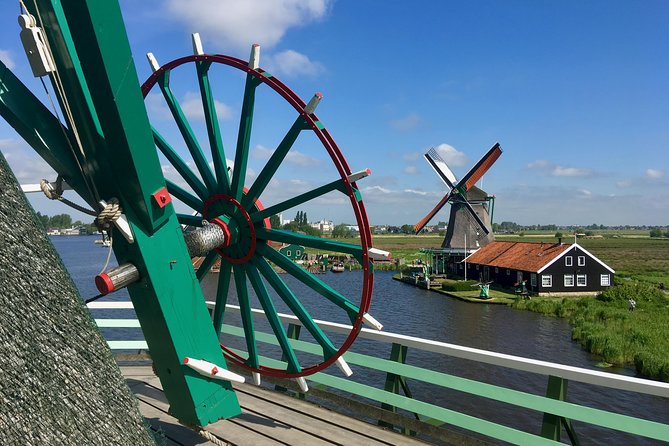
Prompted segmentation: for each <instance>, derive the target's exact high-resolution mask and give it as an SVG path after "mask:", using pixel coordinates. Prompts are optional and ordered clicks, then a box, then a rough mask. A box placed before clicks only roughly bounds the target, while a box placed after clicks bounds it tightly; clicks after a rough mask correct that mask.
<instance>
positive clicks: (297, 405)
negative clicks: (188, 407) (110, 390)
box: [121, 366, 428, 446]
mask: <svg viewBox="0 0 669 446" xmlns="http://www.w3.org/2000/svg"><path fill="white" fill-rule="evenodd" d="M121 371H122V372H123V375H124V376H125V377H126V381H127V383H128V385H129V386H130V389H131V390H132V391H133V392H134V393H135V395H137V398H138V399H139V407H140V411H141V412H142V414H143V415H144V417H145V418H146V420H147V422H148V423H149V425H150V426H151V428H152V429H154V430H155V431H157V432H160V433H162V434H161V435H164V437H165V444H166V445H170V446H171V445H221V444H227V445H231V446H232V445H235V446H244V445H253V446H264V445H268V446H269V445H273V446H276V445H310V446H311V445H314V446H318V445H323V446H325V445H362V444H364V445H365V446H393V445H397V446H400V445H402V446H405V445H406V446H414V445H415V446H426V445H427V444H428V443H424V442H422V441H420V440H417V439H415V438H412V437H408V436H405V435H402V434H399V433H395V432H392V431H390V430H387V429H383V428H381V427H378V426H375V425H372V424H369V423H365V422H363V421H360V420H356V419H354V418H351V417H347V416H345V415H341V414H339V413H337V412H333V411H331V410H329V409H325V408H323V407H320V406H317V405H315V404H312V403H309V402H306V401H304V400H300V399H297V398H293V397H290V396H288V395H286V394H283V393H280V392H275V391H272V390H268V389H265V388H262V387H256V386H254V385H251V384H235V385H234V387H235V390H236V391H237V396H238V398H239V403H240V405H241V407H242V411H243V412H242V414H241V415H240V416H238V417H235V418H232V419H229V420H222V421H219V422H217V423H214V424H211V425H209V426H206V428H205V432H203V433H198V432H195V431H193V430H191V429H190V428H188V427H185V426H183V425H181V424H179V422H178V421H177V420H176V419H175V418H173V417H172V416H170V415H169V414H168V413H167V411H168V408H169V404H168V402H167V399H166V398H165V395H164V394H163V391H162V387H161V385H160V381H159V380H158V378H157V377H156V376H155V375H154V373H153V371H152V369H151V367H150V366H123V367H121ZM206 437H208V438H206Z"/></svg>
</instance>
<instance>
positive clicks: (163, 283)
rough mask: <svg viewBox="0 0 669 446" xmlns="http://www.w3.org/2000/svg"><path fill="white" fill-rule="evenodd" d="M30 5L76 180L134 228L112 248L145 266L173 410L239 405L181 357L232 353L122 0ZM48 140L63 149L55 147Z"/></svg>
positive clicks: (152, 338) (151, 320)
mask: <svg viewBox="0 0 669 446" xmlns="http://www.w3.org/2000/svg"><path fill="white" fill-rule="evenodd" d="M29 7H31V8H35V7H38V8H39V12H40V14H39V15H40V16H41V17H42V18H43V19H44V20H45V22H44V29H45V33H46V35H47V38H48V40H49V42H50V46H51V48H52V50H53V52H54V59H55V61H56V65H57V67H58V71H59V77H60V78H61V80H62V84H63V91H64V98H63V97H59V100H60V101H61V104H63V101H64V100H65V99H66V100H67V103H68V106H69V108H70V110H72V113H71V118H72V119H71V121H70V122H69V124H70V125H73V129H74V128H76V130H77V133H78V136H79V140H80V141H81V164H82V165H83V166H84V170H85V171H86V175H87V177H88V179H89V180H90V183H91V184H93V185H94V186H93V188H92V190H87V189H85V188H83V186H80V185H78V184H73V185H72V186H75V190H76V191H77V192H78V193H79V194H80V195H82V196H84V197H90V195H94V201H93V200H91V201H93V203H91V201H89V204H95V203H96V202H97V201H98V200H100V199H103V200H106V201H109V199H110V198H112V197H116V198H118V199H119V201H120V203H121V206H122V208H123V210H124V213H125V215H126V217H127V219H128V221H129V223H130V226H131V228H132V232H133V235H134V238H135V240H134V243H128V242H127V241H126V240H125V239H124V238H123V237H122V236H121V234H120V233H118V231H116V230H115V231H114V245H113V246H114V253H115V254H116V258H117V260H118V262H119V264H122V263H128V262H129V263H132V264H134V265H135V266H136V267H137V268H138V269H139V272H140V277H141V279H140V281H139V282H137V283H135V284H132V285H130V286H129V287H128V291H129V292H130V296H131V298H132V301H133V304H134V307H135V312H136V313H137V317H138V319H139V321H140V323H141V325H142V330H143V332H144V337H145V339H146V341H147V343H148V345H149V349H150V351H151V355H152V358H153V361H154V365H155V370H156V372H157V374H158V376H159V377H160V380H161V383H162V385H163V388H164V391H165V394H166V396H167V398H168V400H169V401H170V405H171V406H170V411H171V413H172V414H173V415H174V416H175V417H177V418H178V419H179V420H180V421H182V422H183V423H185V424H192V425H206V424H208V423H210V422H214V421H216V420H218V419H220V418H227V417H231V416H234V415H237V414H239V413H240V412H241V410H240V408H239V403H238V401H237V397H236V395H235V393H234V391H233V390H232V386H231V385H230V383H229V382H227V381H218V380H212V379H210V378H207V377H204V376H202V375H199V374H198V373H196V372H195V371H193V370H191V369H190V368H188V367H186V366H185V365H183V359H184V357H192V358H195V359H203V360H206V361H209V362H211V363H213V364H216V365H217V366H218V367H225V366H226V363H225V359H224V357H223V354H222V352H221V349H220V346H219V343H218V338H217V336H216V334H215V332H214V329H213V326H212V323H211V319H210V317H209V314H208V311H207V307H206V305H205V302H204V297H203V296H202V292H201V290H200V287H199V286H198V283H197V282H198V281H197V278H196V276H195V272H194V271H193V267H192V265H191V260H190V257H189V255H188V253H187V250H186V245H185V242H184V239H183V235H182V232H181V228H180V225H179V223H178V221H177V218H176V214H175V213H174V209H173V207H172V205H171V204H168V205H167V206H164V207H163V206H161V205H160V203H158V200H157V199H155V198H154V194H155V193H156V192H158V191H160V190H161V189H163V188H164V187H165V181H164V179H163V175H162V172H161V168H160V162H159V159H158V156H157V154H156V150H155V146H154V141H153V136H152V132H151V127H150V125H149V121H148V117H147V114H146V109H145V107H144V102H143V97H142V94H141V91H140V84H139V80H138V78H137V73H136V70H135V67H134V63H133V59H132V55H131V53H130V46H129V43H128V39H127V36H126V34H125V27H124V24H123V20H122V17H121V11H120V8H119V5H118V3H117V2H113V1H104V2H99V1H94V0H79V1H68V2H62V3H61V2H60V1H58V0H38V1H37V3H36V5H33V4H32V3H31V5H30V6H29ZM31 12H32V13H33V15H35V16H36V17H37V11H36V10H32V11H31ZM70 25H71V26H70ZM10 93H12V92H10ZM10 123H11V122H10ZM20 124H21V125H22V126H24V127H30V126H33V128H35V127H36V125H35V124H32V123H30V122H26V121H22V122H21V123H20ZM28 142H29V143H31V141H28ZM48 143H49V141H44V144H48ZM49 149H51V151H52V152H53V153H56V156H58V155H57V150H56V147H49ZM77 150H79V149H78V148H77ZM38 151H39V150H38ZM77 156H79V155H77ZM68 163H70V164H71V162H69V161H68ZM73 178H74V176H73ZM75 183H77V182H76V181H75ZM76 186H79V187H76ZM87 201H88V200H87Z"/></svg>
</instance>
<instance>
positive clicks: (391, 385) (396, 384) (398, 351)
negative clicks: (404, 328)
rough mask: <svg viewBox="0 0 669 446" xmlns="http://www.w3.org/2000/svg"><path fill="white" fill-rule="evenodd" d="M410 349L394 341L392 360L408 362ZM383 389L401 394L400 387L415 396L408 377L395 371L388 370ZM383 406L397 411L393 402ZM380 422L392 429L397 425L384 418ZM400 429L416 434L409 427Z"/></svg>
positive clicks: (405, 432)
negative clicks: (408, 429)
mask: <svg viewBox="0 0 669 446" xmlns="http://www.w3.org/2000/svg"><path fill="white" fill-rule="evenodd" d="M408 349H409V348H408V347H407V346H406V345H401V344H397V343H393V345H392V349H391V351H390V360H391V361H395V362H399V363H400V364H406V359H407V351H408ZM383 389H384V390H385V391H386V392H392V393H396V394H398V395H399V394H400V389H402V391H403V392H404V395H405V396H407V397H408V398H413V395H412V394H411V389H409V384H408V383H407V380H406V378H405V377H404V376H402V375H397V374H395V373H390V372H388V373H387V374H386V384H385V386H384V387H383ZM381 407H382V408H383V409H385V410H389V411H391V412H395V413H397V407H395V406H393V405H391V404H387V403H381ZM414 416H415V417H416V419H417V420H420V418H419V417H418V415H417V414H414ZM378 424H379V426H383V427H388V428H391V429H394V427H395V426H393V425H392V424H391V423H388V422H386V421H383V420H379V422H378ZM400 430H401V432H402V433H403V434H408V435H415V432H411V431H407V429H406V428H404V427H402V426H400Z"/></svg>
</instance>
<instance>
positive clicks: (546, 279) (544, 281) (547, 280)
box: [541, 274, 553, 288]
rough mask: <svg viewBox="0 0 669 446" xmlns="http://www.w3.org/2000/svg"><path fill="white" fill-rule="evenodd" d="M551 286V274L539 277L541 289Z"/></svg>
mask: <svg viewBox="0 0 669 446" xmlns="http://www.w3.org/2000/svg"><path fill="white" fill-rule="evenodd" d="M552 286H553V276H552V275H551V274H542V275H541V287H542V288H550V287H552Z"/></svg>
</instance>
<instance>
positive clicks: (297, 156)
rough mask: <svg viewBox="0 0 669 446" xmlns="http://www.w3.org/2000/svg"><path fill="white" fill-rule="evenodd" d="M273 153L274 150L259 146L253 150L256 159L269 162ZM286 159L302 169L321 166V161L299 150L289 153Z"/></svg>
mask: <svg viewBox="0 0 669 446" xmlns="http://www.w3.org/2000/svg"><path fill="white" fill-rule="evenodd" d="M273 153H274V150H271V149H268V148H267V147H265V146H263V145H261V144H258V145H257V146H256V147H255V149H254V150H253V154H252V156H253V158H255V159H262V160H268V159H269V158H270V156H272V154H273ZM284 159H285V161H286V162H287V163H290V164H294V165H296V166H300V167H313V166H318V165H320V164H321V161H320V160H318V159H316V158H312V157H310V156H308V155H305V154H304V153H302V152H300V151H297V150H291V151H289V152H288V154H287V155H286V157H285V158H284Z"/></svg>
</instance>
